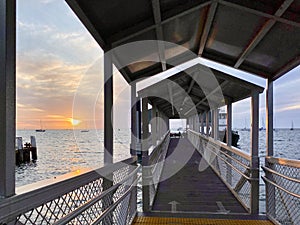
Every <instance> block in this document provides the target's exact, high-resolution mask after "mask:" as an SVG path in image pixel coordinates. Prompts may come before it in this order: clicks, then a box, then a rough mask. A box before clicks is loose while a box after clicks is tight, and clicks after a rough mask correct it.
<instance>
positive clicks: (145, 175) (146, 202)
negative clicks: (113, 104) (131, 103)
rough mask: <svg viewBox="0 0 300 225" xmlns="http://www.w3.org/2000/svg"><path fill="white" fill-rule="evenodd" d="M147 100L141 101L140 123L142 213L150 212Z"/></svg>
mask: <svg viewBox="0 0 300 225" xmlns="http://www.w3.org/2000/svg"><path fill="white" fill-rule="evenodd" d="M148 118H149V117H148V98H143V100H142V121H143V126H142V129H143V138H142V166H143V168H142V183H143V211H144V212H149V210H150V190H149V176H150V169H149V165H148V163H149V142H148V137H149V129H148V127H149V119H148Z"/></svg>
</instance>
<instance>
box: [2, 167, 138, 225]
mask: <svg viewBox="0 0 300 225" xmlns="http://www.w3.org/2000/svg"><path fill="white" fill-rule="evenodd" d="M135 163H136V161H134V162H131V164H132V165H128V164H126V163H125V164H124V165H123V164H121V162H120V163H117V165H118V166H117V167H116V169H114V170H111V171H112V172H110V174H109V173H108V172H107V171H108V170H105V174H108V175H107V176H106V177H112V178H113V180H112V181H110V180H107V178H104V177H102V176H101V175H100V174H98V173H88V174H83V175H80V176H78V177H74V178H71V179H69V180H64V181H61V182H60V183H58V184H56V186H55V187H54V189H53V190H52V189H49V188H48V189H47V190H49V196H54V195H55V194H54V192H56V191H57V192H59V193H60V191H61V189H60V188H59V187H62V186H69V187H68V190H69V189H70V190H71V191H67V192H66V193H63V194H62V195H60V194H56V197H55V198H53V199H51V200H47V201H46V200H44V201H43V199H42V198H41V199H39V202H40V203H34V204H35V205H37V204H39V205H38V206H36V207H33V208H32V209H30V210H26V211H25V210H24V212H21V213H18V214H16V216H15V217H14V218H16V219H15V220H14V222H13V223H12V224H24V225H31V224H32V225H33V224H39V225H40V224H45V225H48V224H76V225H77V224H78V225H82V224H84V225H89V224H105V225H106V224H120V225H121V224H122V225H124V224H131V222H132V221H133V219H134V217H135V214H136V194H137V190H136V183H137V171H138V168H137V166H135V165H134V164H135ZM112 168H115V167H114V165H113V166H112ZM100 170H101V169H100ZM92 172H93V171H92ZM90 174H91V175H90ZM91 176H92V177H94V176H98V178H97V179H94V180H92V179H93V178H91ZM81 177H82V178H81ZM89 177H90V178H89ZM88 179H90V180H88ZM87 180H88V181H87ZM84 182H87V183H84ZM78 183H80V184H81V185H79V186H76V184H78ZM58 185H60V186H58ZM73 186H74V188H73V189H72V187H73ZM55 188H56V189H57V190H56V189H55ZM33 192H36V193H40V192H43V189H42V188H41V189H40V190H39V189H38V190H35V191H33ZM52 192H53V193H52ZM24 195H26V194H23V196H22V198H21V199H24ZM28 195H30V196H31V195H32V193H29V194H28ZM42 196H47V192H45V193H43V194H42ZM17 197H18V196H17ZM49 198H50V197H49ZM25 199H26V197H25ZM8 200H9V199H8ZM14 201H15V200H12V201H11V207H12V208H14V207H16V206H15V205H14V204H18V203H16V202H15V203H14ZM22 201H24V200H22ZM27 201H28V204H29V203H30V201H33V200H30V198H28V200H27ZM35 201H37V200H35ZM8 202H9V201H8ZM24 202H25V201H24ZM24 204H26V202H25V203H24ZM29 205H30V204H29ZM7 207H10V206H9V204H8V206H7ZM25 208H26V207H25ZM27 208H30V206H28V207H27ZM1 210H4V209H1V208H0V212H1ZM12 217H13V215H8V217H7V218H5V217H4V218H3V219H1V218H2V217H0V224H6V223H8V222H10V223H11V220H12V219H10V218H12Z"/></svg>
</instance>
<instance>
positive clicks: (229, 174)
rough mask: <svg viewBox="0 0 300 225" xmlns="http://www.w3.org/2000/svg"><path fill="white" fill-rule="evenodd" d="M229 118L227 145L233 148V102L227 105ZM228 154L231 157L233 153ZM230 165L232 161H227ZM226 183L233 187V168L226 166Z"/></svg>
mask: <svg viewBox="0 0 300 225" xmlns="http://www.w3.org/2000/svg"><path fill="white" fill-rule="evenodd" d="M226 115H227V118H226V143H227V146H229V147H231V145H232V103H231V101H228V103H227V114H226ZM228 154H229V155H230V156H231V155H232V154H231V152H228ZM227 161H228V163H229V164H231V163H232V159H230V158H228V159H227ZM226 171H227V173H226V181H227V183H228V184H229V185H232V168H231V166H230V165H228V164H227V165H226Z"/></svg>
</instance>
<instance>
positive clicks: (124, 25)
mask: <svg viewBox="0 0 300 225" xmlns="http://www.w3.org/2000/svg"><path fill="white" fill-rule="evenodd" d="M66 1H67V2H68V4H69V5H70V6H71V7H72V9H73V10H74V12H75V13H76V14H77V16H78V17H79V18H80V19H81V21H82V22H83V23H84V25H85V26H86V27H87V28H88V30H89V31H90V32H91V34H92V35H93V37H94V38H95V40H96V41H97V42H98V43H99V44H100V46H101V47H102V48H103V49H104V50H109V49H111V48H114V47H116V46H120V45H122V44H125V43H129V42H133V41H140V40H163V41H168V42H172V43H175V44H178V45H181V46H183V47H185V48H187V49H188V50H190V51H192V52H193V53H195V55H194V56H192V58H193V57H197V56H201V57H203V58H206V59H210V60H212V61H215V62H219V63H223V64H226V65H229V66H231V67H235V68H238V69H241V70H244V71H247V72H250V73H253V74H256V75H258V76H261V77H263V78H270V79H273V80H276V79H277V78H279V77H280V76H282V75H283V74H285V73H286V72H287V71H289V70H291V69H292V68H294V67H296V66H297V65H299V64H300V39H299V37H300V0H285V1H284V0H260V1H253V0H243V1H240V0H226V1H225V0H216V1H208V0H186V1H182V0H152V1H151V0H122V1H120V0H101V1H99V0H66ZM152 51H153V52H146V53H145V55H144V56H141V55H140V56H139V58H140V59H143V58H145V57H147V55H149V54H152V55H155V57H157V58H159V60H158V62H152V63H151V62H148V63H142V62H140V63H134V64H131V65H128V66H126V67H124V68H122V70H121V72H122V74H123V76H124V77H125V79H126V80H127V81H128V82H130V81H133V80H136V79H139V78H142V77H146V76H152V75H155V74H157V73H159V72H162V71H164V70H166V69H168V68H169V67H172V66H175V65H177V64H180V63H182V62H185V61H187V60H190V59H191V56H190V55H188V56H187V55H186V52H184V51H179V50H178V49H175V48H173V49H168V48H167V47H166V46H164V45H157V48H154V49H152ZM116 58H117V57H116ZM114 63H116V64H118V62H117V61H114ZM170 64H172V66H170Z"/></svg>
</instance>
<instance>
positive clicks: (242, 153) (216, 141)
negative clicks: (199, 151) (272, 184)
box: [188, 130, 251, 161]
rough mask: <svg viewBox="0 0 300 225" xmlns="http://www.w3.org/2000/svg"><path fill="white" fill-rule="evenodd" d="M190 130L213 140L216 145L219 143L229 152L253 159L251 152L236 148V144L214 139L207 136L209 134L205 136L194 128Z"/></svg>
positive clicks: (249, 159) (208, 139)
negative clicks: (229, 144) (230, 144)
mask: <svg viewBox="0 0 300 225" xmlns="http://www.w3.org/2000/svg"><path fill="white" fill-rule="evenodd" d="M188 131H190V132H192V133H194V134H196V135H198V136H200V137H201V138H203V139H206V140H207V141H209V142H211V143H213V144H215V145H217V146H219V147H222V148H224V149H226V150H227V151H229V152H232V153H234V154H236V155H238V156H241V157H243V158H244V159H246V160H248V161H251V155H250V154H249V153H247V152H244V151H242V150H240V149H238V148H236V147H234V146H228V145H227V144H226V143H224V142H221V141H219V140H215V139H213V138H211V137H207V136H205V135H203V134H201V133H199V132H196V131H193V130H188Z"/></svg>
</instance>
